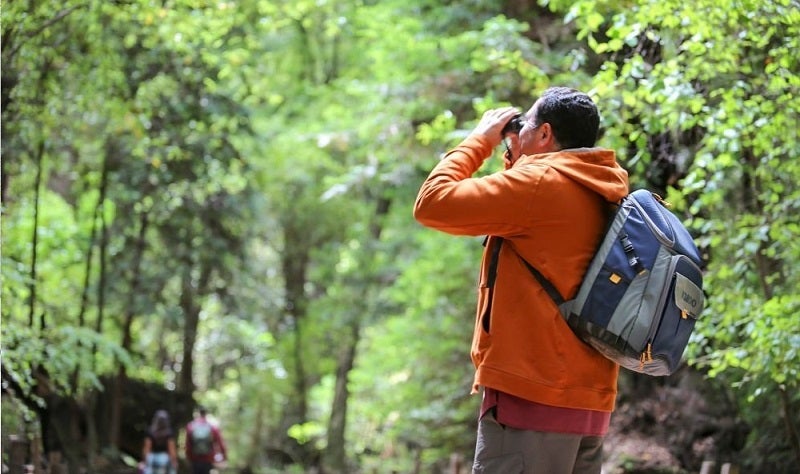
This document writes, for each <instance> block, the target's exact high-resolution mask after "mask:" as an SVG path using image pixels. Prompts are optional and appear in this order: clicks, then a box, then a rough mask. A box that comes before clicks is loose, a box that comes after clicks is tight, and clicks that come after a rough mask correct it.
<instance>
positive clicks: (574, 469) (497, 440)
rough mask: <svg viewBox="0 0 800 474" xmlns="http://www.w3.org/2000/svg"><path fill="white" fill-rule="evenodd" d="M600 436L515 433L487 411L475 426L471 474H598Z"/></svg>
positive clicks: (600, 447) (517, 431)
mask: <svg viewBox="0 0 800 474" xmlns="http://www.w3.org/2000/svg"><path fill="white" fill-rule="evenodd" d="M602 464H603V437H602V436H582V435H575V434H565V433H545V432H539V431H528V430H518V429H515V428H509V427H507V426H503V425H501V424H499V423H497V420H496V419H495V417H494V413H493V412H492V411H490V412H489V413H486V415H485V416H484V417H483V418H482V419H481V420H480V422H479V423H478V442H477V444H476V447H475V463H474V464H473V466H472V473H473V474H600V472H601V468H602Z"/></svg>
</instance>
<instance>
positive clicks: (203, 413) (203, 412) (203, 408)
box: [197, 405, 208, 418]
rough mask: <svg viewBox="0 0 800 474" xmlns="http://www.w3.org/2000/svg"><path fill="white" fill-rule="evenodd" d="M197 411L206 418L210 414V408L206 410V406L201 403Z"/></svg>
mask: <svg viewBox="0 0 800 474" xmlns="http://www.w3.org/2000/svg"><path fill="white" fill-rule="evenodd" d="M197 413H199V414H200V416H202V417H203V418H205V416H206V415H207V414H208V410H206V407H204V406H202V405H200V406H198V407H197Z"/></svg>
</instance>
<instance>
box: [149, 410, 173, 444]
mask: <svg viewBox="0 0 800 474" xmlns="http://www.w3.org/2000/svg"><path fill="white" fill-rule="evenodd" d="M150 435H151V436H153V438H154V439H157V440H162V439H166V438H169V437H170V436H171V435H172V427H171V426H170V422H169V413H167V411H166V410H158V411H157V412H156V413H155V415H153V421H152V422H151V423H150Z"/></svg>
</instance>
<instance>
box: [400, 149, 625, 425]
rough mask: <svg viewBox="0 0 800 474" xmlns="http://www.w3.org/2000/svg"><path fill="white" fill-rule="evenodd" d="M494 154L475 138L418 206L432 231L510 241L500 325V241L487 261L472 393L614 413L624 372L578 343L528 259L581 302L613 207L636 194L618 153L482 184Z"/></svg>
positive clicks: (504, 254) (574, 158) (441, 167)
mask: <svg viewBox="0 0 800 474" xmlns="http://www.w3.org/2000/svg"><path fill="white" fill-rule="evenodd" d="M491 154H492V148H491V146H490V144H489V143H488V142H487V141H486V139H485V138H483V137H482V136H480V135H474V136H470V137H468V138H467V139H466V140H464V141H463V142H462V143H461V144H460V145H459V146H457V147H456V148H454V149H453V150H451V151H450V152H449V153H448V154H447V155H446V156H445V157H444V158H443V159H442V160H441V161H440V162H439V163H438V164H437V165H436V167H435V168H434V169H433V171H431V173H430V175H429V176H428V179H427V180H425V182H424V183H423V184H422V187H421V189H420V191H419V195H418V196H417V201H416V203H415V206H414V217H415V218H416V219H417V220H418V221H419V222H420V223H422V224H423V225H425V226H428V227H432V228H434V229H438V230H441V231H444V232H447V233H450V234H455V235H474V236H477V235H491V236H501V237H504V238H505V239H506V241H505V243H504V244H503V246H502V247H501V250H500V255H499V258H498V266H497V279H496V281H495V285H494V290H493V292H494V296H493V298H492V302H491V314H490V315H485V314H484V313H485V312H486V308H487V305H488V304H489V301H488V294H489V289H488V288H487V270H488V265H489V259H490V252H489V249H491V248H492V245H493V243H494V242H493V240H494V239H492V238H490V239H489V242H488V243H487V245H486V247H485V249H484V252H483V261H482V263H481V272H480V280H479V287H478V307H477V317H476V321H475V330H474V334H473V340H472V362H473V364H474V365H475V368H476V371H475V379H474V384H473V390H472V391H473V393H474V392H476V391H477V388H478V386H487V387H492V388H494V389H497V390H500V391H502V392H506V393H509V394H511V395H516V396H518V397H521V398H524V399H527V400H531V401H534V402H538V403H543V404H547V405H552V406H559V407H568V408H582V409H589V410H600V411H612V410H613V408H614V401H615V398H616V393H617V375H618V371H619V367H618V366H617V365H616V364H614V363H613V362H611V361H609V360H608V359H606V358H605V357H604V356H602V355H601V354H600V353H599V352H597V351H595V350H594V349H592V348H591V347H589V346H588V345H587V344H584V343H583V342H581V341H580V340H579V339H578V338H577V337H576V336H575V335H574V334H573V333H572V330H571V329H570V328H569V326H567V324H566V323H565V322H564V320H563V319H562V317H561V315H560V313H559V311H558V308H557V307H556V305H555V304H554V303H553V301H552V300H551V299H550V297H549V296H548V294H547V293H546V292H545V291H544V290H543V289H542V287H541V286H540V285H539V283H538V282H537V281H536V279H535V278H534V277H533V276H532V275H531V274H530V272H529V271H528V269H527V268H526V267H525V265H524V263H523V262H522V260H521V259H520V256H522V257H523V258H525V259H526V260H527V261H528V262H529V263H531V264H532V265H533V266H534V267H536V268H537V269H538V270H539V271H540V272H541V273H542V274H543V275H544V276H545V277H547V279H549V280H550V281H551V282H552V283H553V284H554V285H555V286H556V288H557V289H558V290H559V292H560V293H561V294H562V295H564V296H565V297H567V298H569V297H572V296H574V293H575V292H576V291H577V289H578V286H579V284H580V280H581V277H582V275H583V273H584V271H585V269H586V267H587V266H588V264H589V261H590V260H591V257H592V255H593V254H594V251H595V249H596V246H597V244H598V243H599V239H600V237H601V234H602V232H603V230H604V226H605V220H606V218H605V216H606V214H605V206H606V204H605V203H606V202H607V201H608V202H616V201H619V200H620V199H621V198H622V197H623V196H625V195H626V194H627V192H628V174H627V172H626V171H625V170H624V169H623V168H621V167H620V166H619V164H618V163H617V162H616V158H615V155H614V152H613V151H610V150H605V149H600V148H583V149H573V150H563V151H560V152H556V153H547V154H542V155H533V156H522V157H520V158H519V159H518V160H517V161H515V162H514V163H513V165H511V164H508V163H507V164H506V170H504V171H499V172H497V173H493V174H490V175H487V176H483V177H477V178H472V175H473V174H474V173H475V172H476V171H478V169H479V168H480V167H481V165H482V163H483V161H484V160H485V159H486V158H488V157H489V156H491ZM515 251H516V252H515Z"/></svg>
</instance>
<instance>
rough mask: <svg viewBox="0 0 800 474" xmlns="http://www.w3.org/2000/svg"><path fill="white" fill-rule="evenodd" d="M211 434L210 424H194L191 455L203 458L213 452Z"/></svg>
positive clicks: (202, 422) (203, 422)
mask: <svg viewBox="0 0 800 474" xmlns="http://www.w3.org/2000/svg"><path fill="white" fill-rule="evenodd" d="M213 443H214V439H213V433H212V428H211V424H209V423H208V422H205V421H201V422H199V423H198V422H195V424H194V425H193V426H192V454H195V455H199V456H205V455H207V454H211V453H212V452H213Z"/></svg>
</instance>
